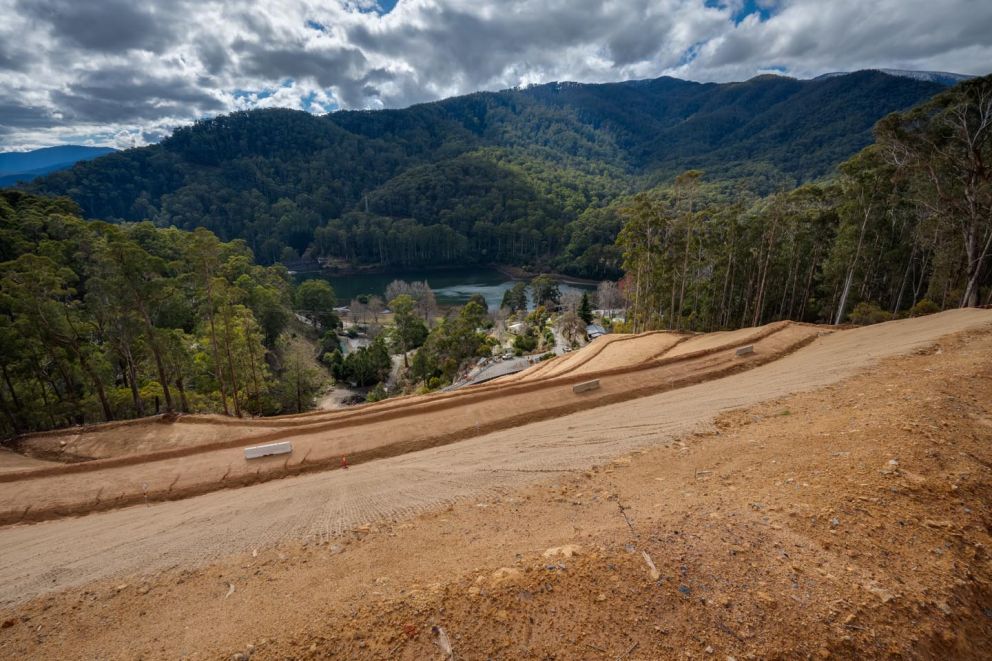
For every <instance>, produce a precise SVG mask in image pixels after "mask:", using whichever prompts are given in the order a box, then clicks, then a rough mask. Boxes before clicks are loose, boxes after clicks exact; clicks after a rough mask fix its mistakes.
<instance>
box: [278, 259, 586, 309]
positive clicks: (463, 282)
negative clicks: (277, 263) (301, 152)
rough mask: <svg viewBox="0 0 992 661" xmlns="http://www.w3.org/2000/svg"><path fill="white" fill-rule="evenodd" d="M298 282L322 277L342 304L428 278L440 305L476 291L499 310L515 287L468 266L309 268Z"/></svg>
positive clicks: (492, 272)
mask: <svg viewBox="0 0 992 661" xmlns="http://www.w3.org/2000/svg"><path fill="white" fill-rule="evenodd" d="M295 278H296V279H297V281H298V282H302V281H303V280H310V279H312V278H321V279H323V280H327V281H328V282H330V283H331V286H332V287H334V293H335V294H336V295H337V298H338V304H339V305H347V304H348V302H349V301H351V300H352V299H353V298H355V297H356V296H359V295H361V294H369V295H376V296H384V295H385V292H386V286H387V285H388V284H389V283H390V282H392V281H393V280H406V281H407V282H414V281H424V280H426V281H427V284H428V285H429V286H430V288H431V289H432V290H433V291H434V295H435V296H436V297H437V302H438V303H439V304H440V305H462V304H464V303H466V302H467V301H468V299H469V298H471V297H472V296H473V295H475V294H482V296H483V297H484V298H485V299H486V303H488V304H489V308H490V309H496V308H498V307H499V304H500V303H501V302H502V300H503V293H504V292H505V291H506V290H507V289H509V288H510V287H512V286H513V284H514V281H513V280H511V279H510V278H509V277H507V276H506V275H505V274H503V273H500V272H499V271H497V270H496V269H493V268H486V267H468V268H457V269H443V270H441V269H435V270H430V269H428V270H399V271H392V272H389V273H359V274H354V275H335V274H333V273H325V272H321V271H308V272H300V273H296V274H295ZM559 287H560V289H561V292H562V293H563V294H565V293H567V292H579V293H581V292H583V291H593V290H594V289H595V287H593V286H592V285H575V284H565V283H562V284H560V285H559Z"/></svg>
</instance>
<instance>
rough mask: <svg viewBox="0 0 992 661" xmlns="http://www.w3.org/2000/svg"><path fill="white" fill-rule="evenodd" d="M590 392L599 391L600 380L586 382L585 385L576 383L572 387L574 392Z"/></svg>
mask: <svg viewBox="0 0 992 661" xmlns="http://www.w3.org/2000/svg"><path fill="white" fill-rule="evenodd" d="M589 390H599V379H596V380H595V381H586V382H585V383H576V384H575V385H574V386H572V392H574V393H580V392H588V391H589Z"/></svg>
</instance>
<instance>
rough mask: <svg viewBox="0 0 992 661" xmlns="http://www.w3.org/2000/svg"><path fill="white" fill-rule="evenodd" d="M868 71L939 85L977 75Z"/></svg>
mask: <svg viewBox="0 0 992 661" xmlns="http://www.w3.org/2000/svg"><path fill="white" fill-rule="evenodd" d="M868 71H880V72H882V73H886V74H889V75H890V76H898V77H899V78H912V79H913V80H922V81H926V82H929V83H937V84H938V85H947V86H948V87H950V86H951V85H957V84H958V83H960V82H963V81H965V80H971V79H972V78H974V77H975V76H970V75H968V74H963V73H951V72H949V71H912V70H910V69H868ZM846 75H848V73H847V72H843V71H838V72H835V73H825V74H823V75H822V76H817V78H814V79H813V80H817V79H819V78H832V77H835V76H846Z"/></svg>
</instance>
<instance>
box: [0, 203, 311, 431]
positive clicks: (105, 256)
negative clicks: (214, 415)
mask: <svg viewBox="0 0 992 661" xmlns="http://www.w3.org/2000/svg"><path fill="white" fill-rule="evenodd" d="M290 291H291V286H290V281H289V278H288V274H287V272H286V269H285V268H283V267H282V266H269V267H265V266H259V265H257V264H255V263H254V261H253V259H252V255H251V252H250V250H248V248H247V247H246V246H245V244H244V243H243V242H241V241H234V242H230V243H222V242H220V241H219V240H218V239H217V237H216V236H214V235H213V234H211V233H210V232H209V231H207V230H205V229H198V230H196V231H194V232H192V233H190V232H186V231H183V230H178V229H161V228H157V227H155V226H153V225H152V224H151V223H147V222H144V223H133V224H127V225H113V224H109V223H104V222H96V221H85V220H82V219H81V218H80V217H79V209H78V207H76V205H75V204H74V203H72V202H71V201H69V200H66V199H65V198H61V199H52V198H43V197H38V196H34V195H29V194H25V193H21V192H18V191H15V190H6V191H0V378H2V380H3V383H2V387H0V436H6V435H7V434H10V433H12V432H26V431H31V430H35V429H46V428H51V427H61V426H65V425H70V424H78V423H83V422H100V421H106V420H114V419H119V418H128V417H134V416H140V415H148V414H152V413H155V412H170V411H173V412H177V413H179V412H189V411H207V412H210V411H213V412H223V413H230V414H234V415H243V414H270V413H277V412H280V411H294V410H297V409H300V408H304V406H303V404H302V402H301V401H300V390H301V385H305V386H306V389H307V391H308V396H312V391H313V389H314V380H315V375H313V374H304V372H305V371H306V370H307V369H308V368H307V367H306V364H305V363H306V361H301V359H300V356H298V355H296V349H295V348H294V347H293V346H291V343H289V342H288V338H287V334H286V333H285V332H284V331H285V330H286V328H287V324H288V323H289V322H290V319H291V314H292V312H291V304H290ZM310 362H311V363H312V360H311V361H310Z"/></svg>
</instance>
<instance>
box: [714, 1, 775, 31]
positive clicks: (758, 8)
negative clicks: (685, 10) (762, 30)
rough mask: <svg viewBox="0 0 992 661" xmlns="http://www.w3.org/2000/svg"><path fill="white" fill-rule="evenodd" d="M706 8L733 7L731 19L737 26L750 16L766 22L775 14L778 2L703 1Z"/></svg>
mask: <svg viewBox="0 0 992 661" xmlns="http://www.w3.org/2000/svg"><path fill="white" fill-rule="evenodd" d="M705 4H706V6H707V7H733V8H736V11H735V12H734V13H733V15H732V16H731V18H732V19H733V21H734V25H737V24H738V23H740V22H741V21H743V20H744V19H745V18H747V17H748V16H750V15H751V14H757V15H758V18H759V19H760V20H762V21H767V20H768V19H769V18H771V17H772V16H773V15H774V14H775V9H776V8H777V5H778V0H744V1H743V2H740V0H736V1H734V0H729V1H728V0H705Z"/></svg>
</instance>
